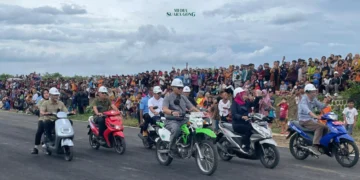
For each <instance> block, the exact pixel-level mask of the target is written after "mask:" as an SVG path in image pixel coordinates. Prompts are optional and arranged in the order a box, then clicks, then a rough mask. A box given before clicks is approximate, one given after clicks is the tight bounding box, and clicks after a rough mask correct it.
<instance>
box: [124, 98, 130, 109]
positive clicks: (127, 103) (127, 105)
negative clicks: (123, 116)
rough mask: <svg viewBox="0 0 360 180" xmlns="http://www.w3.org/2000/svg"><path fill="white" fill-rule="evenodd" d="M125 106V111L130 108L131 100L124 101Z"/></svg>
mask: <svg viewBox="0 0 360 180" xmlns="http://www.w3.org/2000/svg"><path fill="white" fill-rule="evenodd" d="M125 104H126V108H127V109H130V108H131V100H130V99H128V100H126V102H125Z"/></svg>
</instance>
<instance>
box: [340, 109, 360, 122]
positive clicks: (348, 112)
mask: <svg viewBox="0 0 360 180" xmlns="http://www.w3.org/2000/svg"><path fill="white" fill-rule="evenodd" d="M343 114H344V115H345V118H346V123H347V124H354V119H355V116H357V115H358V112H357V110H356V109H355V108H352V109H350V108H348V107H346V108H345V109H344V111H343Z"/></svg>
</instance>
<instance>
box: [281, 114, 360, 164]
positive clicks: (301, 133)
mask: <svg viewBox="0 0 360 180" xmlns="http://www.w3.org/2000/svg"><path fill="white" fill-rule="evenodd" d="M321 119H322V120H326V126H327V127H328V129H329V131H328V132H327V133H325V134H324V136H323V137H322V138H321V139H320V147H319V151H320V153H321V154H326V155H328V156H329V157H333V156H335V159H336V161H337V162H338V163H339V164H340V165H341V166H343V167H353V166H354V165H356V163H357V162H358V160H359V149H358V147H357V145H356V143H355V141H354V139H353V138H352V137H351V136H350V135H349V134H347V131H346V130H345V128H344V126H343V123H342V122H340V121H338V116H337V115H336V114H335V113H334V112H330V113H326V114H324V115H323V116H322V117H321ZM288 126H289V128H288V131H289V135H288V136H287V137H286V139H289V138H290V143H289V149H290V153H291V155H292V156H294V158H295V159H298V160H305V159H306V158H307V157H308V156H309V155H311V156H313V157H316V158H319V156H318V155H316V154H314V153H312V152H311V151H310V150H309V148H308V147H309V146H311V145H312V141H313V138H314V131H311V130H309V129H306V128H304V127H302V126H301V125H300V124H299V121H289V122H288ZM349 146H351V147H352V150H351V151H350V150H349ZM350 157H354V159H353V160H352V161H351V160H350ZM345 159H347V160H348V162H349V163H345V162H344V161H345Z"/></svg>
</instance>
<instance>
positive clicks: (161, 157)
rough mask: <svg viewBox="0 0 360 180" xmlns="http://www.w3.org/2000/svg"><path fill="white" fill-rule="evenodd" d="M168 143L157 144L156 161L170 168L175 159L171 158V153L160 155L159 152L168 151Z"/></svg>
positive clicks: (159, 142) (160, 142)
mask: <svg viewBox="0 0 360 180" xmlns="http://www.w3.org/2000/svg"><path fill="white" fill-rule="evenodd" d="M166 149H168V148H166V143H165V142H164V141H161V140H159V141H158V142H157V143H156V159H157V160H158V162H159V163H160V164H161V165H164V166H168V165H170V164H171V162H172V160H173V158H172V157H170V156H169V153H160V152H159V150H166Z"/></svg>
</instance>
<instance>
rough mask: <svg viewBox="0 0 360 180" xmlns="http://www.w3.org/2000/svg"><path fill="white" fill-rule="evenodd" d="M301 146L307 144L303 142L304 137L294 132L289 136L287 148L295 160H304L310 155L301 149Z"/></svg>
mask: <svg viewBox="0 0 360 180" xmlns="http://www.w3.org/2000/svg"><path fill="white" fill-rule="evenodd" d="M301 146H303V147H306V146H307V145H306V143H305V142H304V139H303V138H302V137H301V136H299V135H298V134H294V135H293V136H291V138H290V143H289V149H290V153H291V155H292V156H294V158H295V159H297V160H304V159H306V158H307V157H308V156H309V155H310V154H309V152H308V151H306V150H304V149H302V148H301Z"/></svg>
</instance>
